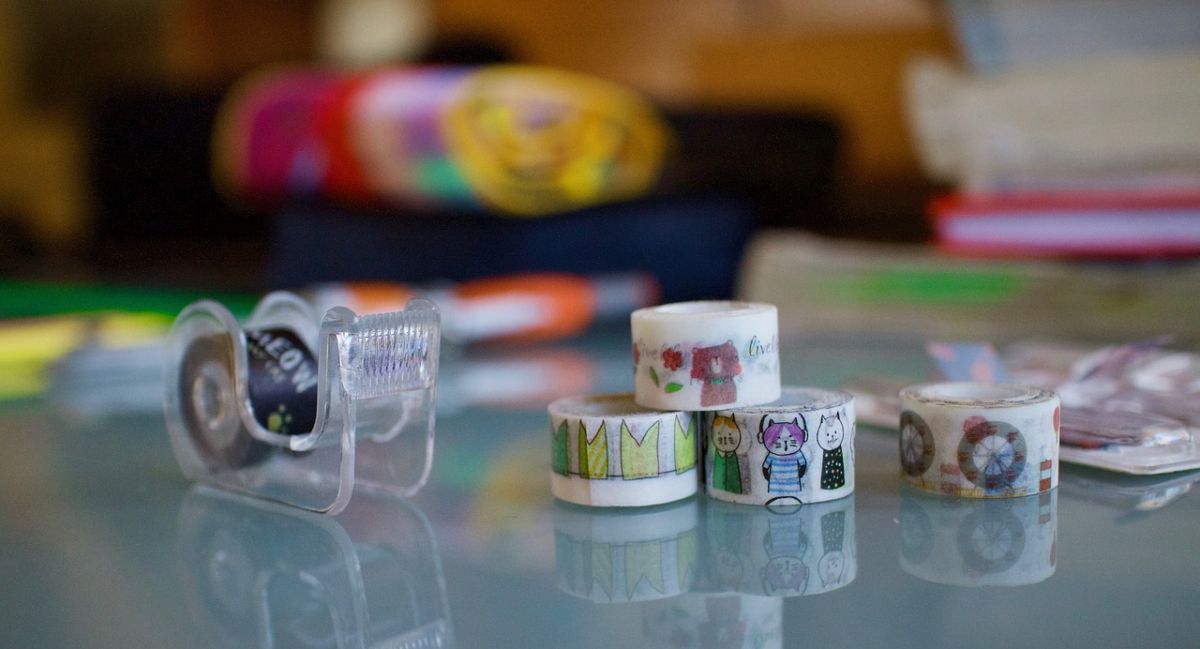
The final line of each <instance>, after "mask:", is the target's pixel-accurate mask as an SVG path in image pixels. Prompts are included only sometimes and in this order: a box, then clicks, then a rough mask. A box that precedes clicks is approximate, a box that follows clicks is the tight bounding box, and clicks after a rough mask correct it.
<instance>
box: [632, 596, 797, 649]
mask: <svg viewBox="0 0 1200 649" xmlns="http://www.w3.org/2000/svg"><path fill="white" fill-rule="evenodd" d="M642 635H643V636H644V637H645V638H646V639H647V640H649V641H650V642H652V643H653V645H652V646H655V647H672V648H673V649H707V648H709V647H721V648H724V649H779V648H782V647H783V598H782V597H762V596H757V595H742V594H738V593H708V594H704V593H688V594H686V595H683V596H681V597H675V598H672V599H666V600H658V601H653V602H646V603H644V604H642Z"/></svg>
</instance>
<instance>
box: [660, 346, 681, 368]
mask: <svg viewBox="0 0 1200 649" xmlns="http://www.w3.org/2000/svg"><path fill="white" fill-rule="evenodd" d="M662 360H663V366H664V367H666V368H667V369H668V370H671V371H672V372H674V371H675V370H677V369H679V368H680V367H681V366H682V365H683V352H681V351H679V350H678V349H664V350H663V353H662Z"/></svg>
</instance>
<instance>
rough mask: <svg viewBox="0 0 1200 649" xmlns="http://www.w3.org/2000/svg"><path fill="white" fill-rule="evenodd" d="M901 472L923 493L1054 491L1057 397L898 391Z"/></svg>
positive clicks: (955, 389) (1015, 391)
mask: <svg viewBox="0 0 1200 649" xmlns="http://www.w3.org/2000/svg"><path fill="white" fill-rule="evenodd" d="M900 403H901V406H902V412H901V414H900V467H901V474H902V475H903V477H904V479H905V480H906V481H908V482H909V483H911V484H912V485H913V486H915V487H917V488H919V489H924V490H926V491H937V492H941V493H945V494H948V495H953V496H965V497H971V498H996V497H1017V496H1025V495H1028V494H1036V493H1041V492H1044V491H1049V490H1051V489H1053V488H1054V487H1056V486H1058V429H1059V413H1060V411H1059V399H1058V395H1056V394H1054V393H1053V392H1051V391H1049V390H1044V389H1042V388H1038V387H1033V386H1025V385H1011V384H991V383H928V384H923V385H914V386H909V387H907V388H904V389H903V390H901V391H900Z"/></svg>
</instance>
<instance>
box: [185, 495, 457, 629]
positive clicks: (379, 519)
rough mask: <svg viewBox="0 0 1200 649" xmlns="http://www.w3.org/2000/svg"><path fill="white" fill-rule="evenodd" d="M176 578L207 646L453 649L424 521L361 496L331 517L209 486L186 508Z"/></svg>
mask: <svg viewBox="0 0 1200 649" xmlns="http://www.w3.org/2000/svg"><path fill="white" fill-rule="evenodd" d="M178 528H179V529H178V531H179V545H178V570H179V578H180V581H181V585H182V591H183V594H184V597H185V599H186V600H187V602H188V607H189V609H190V610H191V611H192V617H193V619H194V620H195V621H196V622H197V623H198V624H199V626H200V627H201V630H202V632H203V633H204V634H205V635H206V636H207V638H208V646H210V647H231V648H233V647H236V648H238V649H249V648H254V647H257V648H262V649H271V648H275V647H306V648H308V647H311V648H313V649H324V648H327V647H328V648H331V649H333V648H336V649H350V648H353V649H360V648H367V647H389V648H393V649H440V648H449V647H452V646H453V645H454V641H453V632H452V626H451V623H450V612H449V607H448V605H447V602H446V588H445V583H444V580H443V577H442V569H441V560H440V558H439V556H438V552H437V545H436V542H435V540H434V537H433V532H432V529H431V528H430V527H429V524H428V522H427V521H426V520H425V517H424V516H423V515H422V514H421V512H420V511H419V510H417V509H416V508H415V507H413V506H412V505H410V504H408V503H405V502H403V501H399V500H394V499H381V498H373V497H369V496H365V495H359V496H356V497H355V498H354V500H353V501H351V504H350V506H349V507H348V508H347V509H346V510H345V511H344V512H343V513H342V514H341V515H339V516H337V517H329V516H322V515H318V514H313V513H310V512H306V511H303V510H300V509H296V508H291V507H286V506H281V505H276V504H273V503H269V502H265V501H260V500H256V499H253V498H248V497H244V496H239V495H236V494H230V493H225V492H220V491H216V490H213V489H209V488H207V487H203V486H200V487H195V488H193V489H192V490H191V491H190V492H189V493H188V494H187V496H186V497H185V498H184V500H183V504H182V505H181V506H180V511H179V522H178Z"/></svg>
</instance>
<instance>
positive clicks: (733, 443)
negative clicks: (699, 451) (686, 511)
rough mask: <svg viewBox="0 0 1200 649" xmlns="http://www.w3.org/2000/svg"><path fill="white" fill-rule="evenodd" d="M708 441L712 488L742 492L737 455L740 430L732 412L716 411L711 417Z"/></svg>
mask: <svg viewBox="0 0 1200 649" xmlns="http://www.w3.org/2000/svg"><path fill="white" fill-rule="evenodd" d="M709 442H710V446H709V448H711V449H712V454H713V462H712V472H713V479H712V485H713V489H720V490H722V491H728V492H729V493H735V494H740V493H742V467H741V466H740V465H739V463H738V455H737V449H738V446H739V445H741V443H742V431H741V429H740V428H738V425H737V421H736V420H734V418H733V413H717V415H716V416H714V417H713V421H712V430H711V431H710V432H709Z"/></svg>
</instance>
